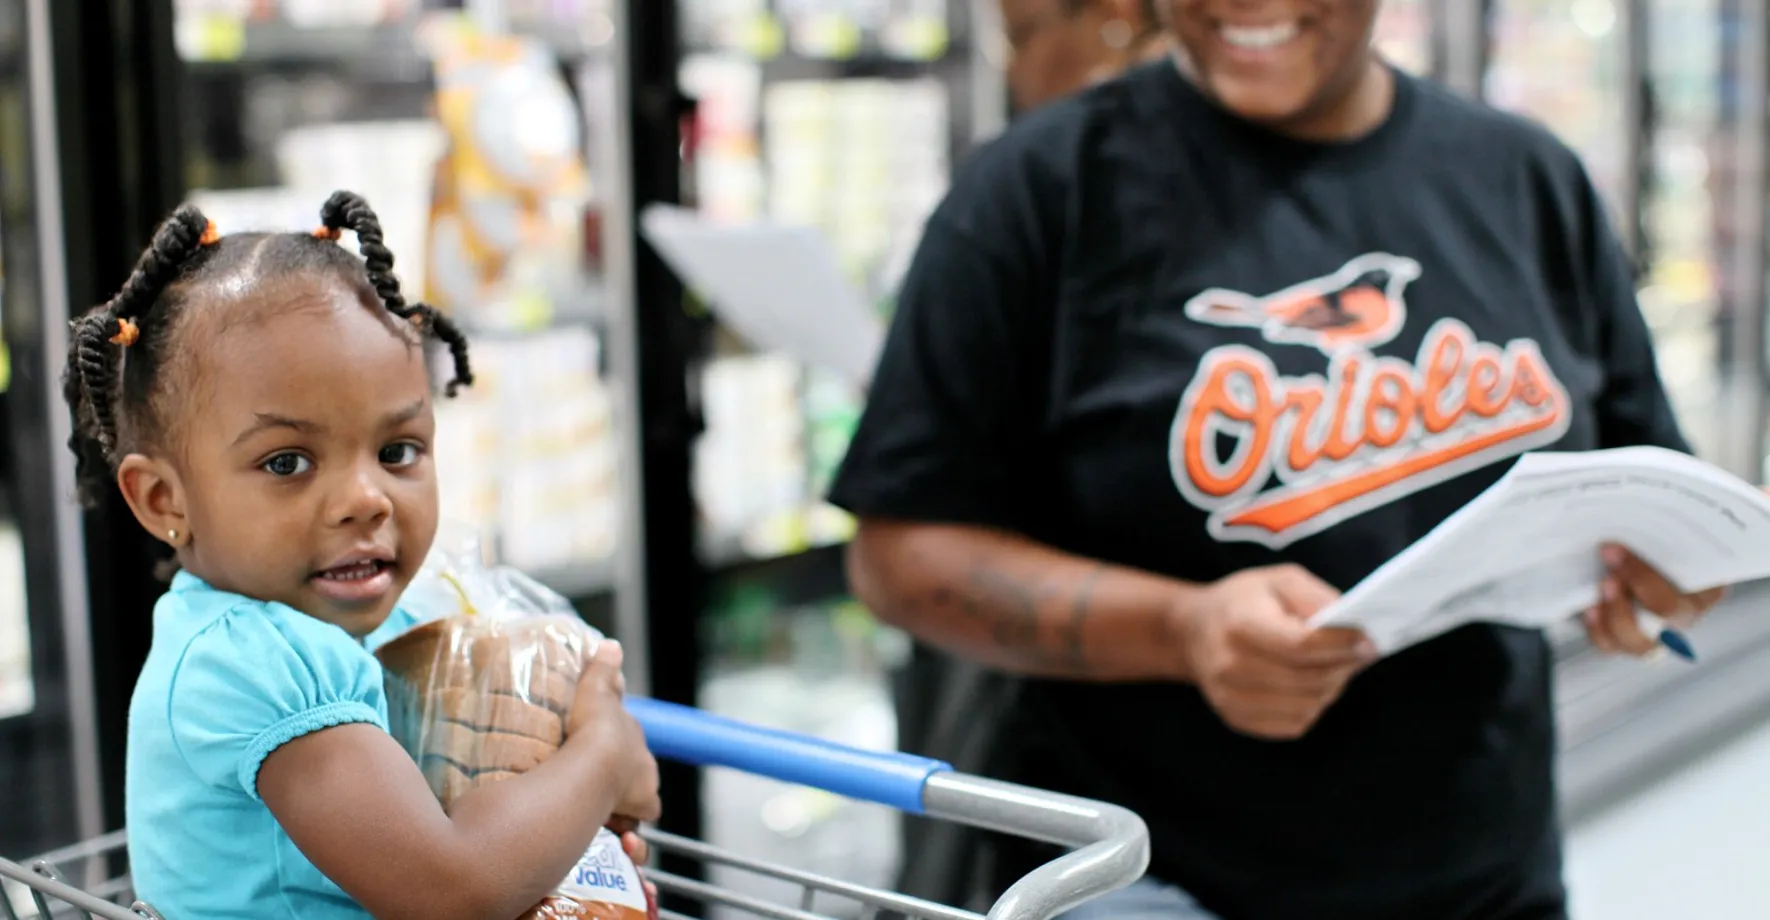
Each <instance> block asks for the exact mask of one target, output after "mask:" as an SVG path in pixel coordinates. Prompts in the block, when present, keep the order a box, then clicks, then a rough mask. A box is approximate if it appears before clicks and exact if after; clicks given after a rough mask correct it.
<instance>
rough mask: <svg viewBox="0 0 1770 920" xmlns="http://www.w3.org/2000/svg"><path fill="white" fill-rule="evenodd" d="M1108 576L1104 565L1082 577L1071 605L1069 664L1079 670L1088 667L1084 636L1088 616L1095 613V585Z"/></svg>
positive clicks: (1086, 645) (1086, 643)
mask: <svg viewBox="0 0 1770 920" xmlns="http://www.w3.org/2000/svg"><path fill="white" fill-rule="evenodd" d="M1104 574H1106V566H1105V565H1104V564H1101V565H1097V566H1095V567H1094V568H1092V569H1090V570H1089V571H1088V574H1087V575H1084V576H1082V583H1081V585H1079V586H1078V587H1077V588H1076V596H1075V598H1074V599H1072V600H1071V601H1070V605H1069V630H1068V633H1069V635H1068V643H1069V662H1070V664H1072V665H1074V666H1076V667H1077V668H1085V667H1087V666H1088V642H1087V639H1086V638H1085V637H1084V635H1083V630H1084V629H1086V628H1087V625H1086V624H1087V622H1088V615H1089V614H1090V613H1092V612H1093V603H1094V585H1096V584H1098V583H1099V581H1100V576H1101V575H1104Z"/></svg>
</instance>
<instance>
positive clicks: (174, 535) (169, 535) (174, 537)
mask: <svg viewBox="0 0 1770 920" xmlns="http://www.w3.org/2000/svg"><path fill="white" fill-rule="evenodd" d="M166 539H167V540H168V541H170V542H172V543H174V544H176V543H177V542H178V531H176V530H168V531H166Z"/></svg>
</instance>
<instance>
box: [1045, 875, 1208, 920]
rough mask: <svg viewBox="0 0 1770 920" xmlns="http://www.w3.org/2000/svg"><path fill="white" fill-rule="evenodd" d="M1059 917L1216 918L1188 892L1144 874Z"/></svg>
mask: <svg viewBox="0 0 1770 920" xmlns="http://www.w3.org/2000/svg"><path fill="white" fill-rule="evenodd" d="M1060 920H1217V915H1216V914H1213V913H1211V912H1210V911H1208V910H1205V909H1204V908H1202V907H1200V906H1198V902H1197V901H1194V900H1193V899H1192V895H1189V894H1187V893H1186V892H1184V891H1181V890H1180V889H1178V888H1175V887H1174V886H1173V885H1169V884H1168V883H1166V882H1160V881H1157V880H1155V879H1153V878H1149V877H1147V876H1145V877H1144V878H1142V879H1139V880H1137V881H1136V882H1134V883H1132V884H1131V886H1130V887H1128V888H1122V889H1120V890H1118V891H1115V892H1113V893H1112V894H1109V895H1107V896H1106V897H1104V898H1101V899H1099V900H1097V901H1090V902H1089V903H1087V904H1083V905H1082V906H1081V907H1078V908H1076V909H1075V910H1072V911H1070V912H1069V913H1067V914H1064V915H1063V916H1062V918H1060Z"/></svg>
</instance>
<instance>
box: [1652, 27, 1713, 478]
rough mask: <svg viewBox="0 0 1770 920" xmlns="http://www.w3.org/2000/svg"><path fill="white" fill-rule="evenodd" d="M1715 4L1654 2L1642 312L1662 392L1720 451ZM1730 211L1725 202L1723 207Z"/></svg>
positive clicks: (1690, 431)
mask: <svg viewBox="0 0 1770 920" xmlns="http://www.w3.org/2000/svg"><path fill="white" fill-rule="evenodd" d="M1720 12H1721V10H1720V3H1719V2H1718V0H1658V2H1656V3H1654V4H1652V6H1651V9H1650V14H1649V15H1650V17H1651V18H1650V19H1649V20H1648V26H1649V28H1650V29H1651V31H1652V34H1653V36H1654V41H1653V42H1652V44H1651V46H1650V47H1649V57H1648V61H1647V77H1648V80H1649V84H1648V85H1649V89H1650V91H1651V92H1652V93H1653V98H1654V99H1655V106H1654V108H1655V112H1654V117H1655V120H1656V124H1655V126H1654V127H1655V129H1656V130H1655V131H1654V132H1653V137H1652V147H1651V149H1650V150H1649V151H1648V155H1650V156H1651V157H1652V162H1651V167H1652V171H1651V175H1652V176H1653V177H1654V181H1653V182H1651V183H1650V184H1649V185H1648V187H1647V188H1646V190H1645V191H1646V194H1645V196H1644V200H1643V202H1642V207H1643V211H1644V217H1643V220H1642V225H1643V228H1644V230H1645V233H1646V239H1645V240H1644V243H1645V246H1646V255H1647V257H1648V258H1647V265H1646V277H1645V278H1644V279H1643V282H1644V283H1643V285H1642V289H1641V308H1642V310H1643V311H1644V312H1645V313H1646V315H1647V321H1648V324H1649V325H1650V326H1652V327H1653V333H1654V340H1655V343H1656V345H1657V347H1658V351H1659V366H1660V373H1661V375H1662V376H1663V377H1664V378H1665V384H1666V390H1667V392H1668V394H1669V395H1670V397H1671V399H1672V405H1673V408H1675V409H1676V410H1677V411H1678V415H1679V418H1680V419H1681V420H1682V421H1683V423H1684V428H1685V432H1686V434H1687V436H1688V437H1689V438H1690V440H1691V443H1692V445H1693V446H1694V447H1695V448H1696V449H1697V452H1698V453H1699V454H1702V455H1705V456H1714V455H1717V454H1718V453H1719V451H1720V450H1721V449H1722V448H1723V445H1722V442H1721V424H1722V419H1723V418H1724V415H1723V413H1724V411H1725V405H1724V402H1723V399H1722V396H1723V392H1722V385H1721V384H1722V380H1721V374H1720V370H1721V368H1722V367H1723V362H1724V360H1725V358H1726V356H1725V353H1724V349H1723V347H1722V341H1721V328H1722V327H1721V325H1720V324H1721V319H1722V318H1721V285H1720V276H1721V274H1722V265H1723V258H1722V257H1723V254H1724V246H1723V243H1722V239H1721V236H1720V234H1719V232H1718V226H1719V223H1718V222H1719V220H1720V218H1721V215H1720V214H1718V213H1717V203H1718V202H1722V203H1724V202H1726V201H1727V196H1726V188H1725V187H1726V185H1727V184H1728V183H1729V182H1730V181H1731V180H1732V178H1733V177H1732V176H1731V175H1730V174H1729V173H1730V172H1731V169H1730V167H1729V164H1727V163H1726V162H1725V158H1724V157H1723V158H1721V162H1716V160H1717V158H1716V157H1715V156H1713V154H1714V153H1716V152H1718V151H1719V150H1720V148H1721V147H1722V146H1723V145H1725V144H1730V143H1732V138H1731V136H1730V135H1729V134H1728V132H1727V131H1726V130H1725V125H1726V121H1725V119H1724V117H1723V111H1722V108H1723V107H1722V104H1721V103H1722V98H1723V97H1724V96H1725V95H1726V93H1725V92H1722V93H1717V92H1716V89H1717V88H1718V87H1719V88H1722V89H1724V90H1725V89H1726V88H1727V87H1728V84H1729V83H1731V82H1733V78H1731V77H1730V76H1729V75H1728V74H1727V73H1726V72H1725V68H1723V67H1722V65H1721V60H1722V57H1723V48H1722V44H1723V33H1724V29H1722V28H1720V27H1719V25H1718V23H1719V22H1720V21H1721V20H1720ZM1722 210H1725V207H1724V206H1723V207H1722Z"/></svg>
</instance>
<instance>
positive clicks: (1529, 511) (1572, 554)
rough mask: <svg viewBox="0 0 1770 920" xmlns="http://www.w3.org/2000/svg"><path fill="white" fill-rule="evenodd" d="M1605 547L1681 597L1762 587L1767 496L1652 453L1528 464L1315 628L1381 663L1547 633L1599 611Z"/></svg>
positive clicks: (1698, 465)
mask: <svg viewBox="0 0 1770 920" xmlns="http://www.w3.org/2000/svg"><path fill="white" fill-rule="evenodd" d="M1606 543H1616V544H1620V545H1622V546H1625V547H1628V548H1629V549H1630V550H1632V551H1633V552H1634V553H1635V554H1636V555H1637V556H1639V557H1640V558H1641V559H1643V560H1644V561H1646V562H1647V563H1648V564H1650V565H1652V566H1653V567H1654V568H1656V569H1658V570H1659V571H1660V573H1661V574H1663V575H1665V577H1666V578H1667V579H1669V580H1670V581H1671V582H1672V583H1673V584H1674V585H1676V586H1678V587H1679V588H1680V589H1681V590H1683V591H1685V592H1693V591H1701V590H1705V589H1707V588H1713V587H1719V586H1723V585H1731V584H1737V583H1739V582H1744V581H1755V580H1758V579H1761V578H1770V495H1765V494H1764V493H1763V492H1762V491H1760V490H1759V489H1758V488H1756V487H1755V486H1752V485H1751V484H1749V483H1747V482H1746V481H1744V480H1742V479H1740V478H1738V477H1736V476H1733V475H1731V474H1729V473H1727V472H1725V471H1723V470H1721V469H1719V468H1717V467H1715V466H1712V465H1710V464H1708V463H1704V462H1703V461H1701V460H1697V459H1695V458H1693V457H1690V456H1687V455H1685V454H1681V453H1677V452H1676V451H1670V450H1665V449H1663V448H1658V447H1626V448H1618V449H1614V450H1605V451H1591V452H1585V453H1533V454H1526V455H1525V456H1524V457H1522V458H1521V459H1519V461H1518V462H1517V463H1516V464H1515V465H1514V466H1513V467H1512V469H1511V471H1510V472H1508V473H1507V474H1506V475H1505V476H1504V477H1503V478H1501V479H1500V481H1499V482H1497V483H1495V484H1494V485H1493V486H1492V487H1491V488H1489V489H1488V490H1487V491H1485V492H1483V493H1482V494H1481V495H1480V496H1478V497H1476V499H1475V500H1474V501H1472V502H1470V503H1469V504H1468V505H1466V506H1464V507H1463V508H1462V509H1461V510H1459V511H1458V512H1457V513H1455V514H1453V515H1451V516H1450V517H1449V518H1447V519H1445V521H1444V522H1443V523H1442V524H1440V525H1438V527H1436V528H1434V529H1433V530H1432V532H1431V533H1428V534H1427V535H1426V536H1424V537H1422V538H1421V539H1420V540H1419V541H1418V542H1416V543H1415V544H1413V545H1412V546H1410V547H1408V548H1407V549H1406V550H1404V551H1402V552H1401V553H1400V554H1398V555H1396V557H1395V558H1394V559H1392V560H1390V561H1389V562H1388V563H1387V564H1385V565H1383V566H1382V567H1381V568H1379V569H1377V570H1376V571H1375V572H1373V573H1371V575H1370V576H1369V577H1368V578H1366V579H1365V580H1364V581H1362V582H1360V583H1359V584H1358V585H1357V586H1356V587H1354V588H1353V589H1352V590H1351V591H1348V592H1346V594H1345V595H1344V596H1343V597H1341V598H1340V600H1339V601H1338V602H1337V603H1335V604H1333V605H1332V606H1330V607H1328V608H1326V609H1324V610H1322V611H1321V612H1320V613H1318V614H1317V615H1316V616H1315V618H1314V619H1313V621H1312V623H1313V625H1317V626H1341V627H1354V628H1358V629H1362V630H1363V631H1364V632H1365V634H1366V635H1367V636H1369V637H1370V639H1371V641H1372V642H1374V643H1376V645H1377V647H1378V648H1379V649H1381V650H1382V651H1383V652H1384V653H1391V652H1395V651H1399V650H1401V649H1403V648H1406V647H1407V646H1410V645H1414V644H1416V643H1419V642H1423V641H1425V640H1427V639H1431V638H1433V637H1435V636H1438V635H1441V634H1443V633H1446V632H1449V631H1450V630H1452V629H1456V628H1457V627H1459V626H1462V625H1464V624H1467V623H1471V622H1476V621H1483V622H1493V623H1505V624H1511V625H1515V626H1527V627H1544V626H1549V625H1552V624H1554V623H1556V622H1558V621H1561V620H1565V619H1567V618H1568V617H1571V616H1574V615H1577V614H1578V613H1579V612H1580V611H1581V610H1584V609H1585V608H1587V607H1590V606H1591V605H1592V604H1593V603H1595V602H1596V601H1597V599H1598V584H1599V581H1600V579H1602V578H1603V577H1604V569H1603V564H1602V563H1601V562H1600V561H1599V558H1598V552H1599V549H1600V547H1601V546H1602V545H1603V544H1606Z"/></svg>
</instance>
